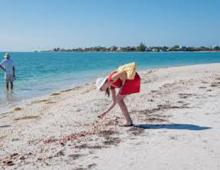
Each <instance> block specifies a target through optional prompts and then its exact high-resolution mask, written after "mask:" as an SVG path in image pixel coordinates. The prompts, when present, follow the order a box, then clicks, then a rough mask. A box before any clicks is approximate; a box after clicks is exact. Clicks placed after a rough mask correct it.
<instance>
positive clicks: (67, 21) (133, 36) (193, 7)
mask: <svg viewBox="0 0 220 170" xmlns="http://www.w3.org/2000/svg"><path fill="white" fill-rule="evenodd" d="M219 11H220V0H0V51H33V50H48V49H52V48H55V47H61V48H77V47H91V46H112V45H116V46H133V45H134V46H135V45H138V44H139V43H140V42H143V43H145V45H147V46H163V45H167V46H172V45H175V44H179V45H186V46H215V45H220V12H219Z"/></svg>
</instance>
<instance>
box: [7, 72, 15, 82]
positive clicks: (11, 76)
mask: <svg viewBox="0 0 220 170" xmlns="http://www.w3.org/2000/svg"><path fill="white" fill-rule="evenodd" d="M5 80H6V82H13V81H14V77H13V75H10V74H9V75H6V76H5Z"/></svg>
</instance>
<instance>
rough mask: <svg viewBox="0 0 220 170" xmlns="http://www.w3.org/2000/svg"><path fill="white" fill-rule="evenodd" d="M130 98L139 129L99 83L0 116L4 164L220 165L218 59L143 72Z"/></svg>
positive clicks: (153, 169) (108, 168) (78, 168)
mask: <svg viewBox="0 0 220 170" xmlns="http://www.w3.org/2000/svg"><path fill="white" fill-rule="evenodd" d="M140 75H141V78H142V82H141V83H142V84H141V93H139V94H135V95H131V96H128V97H127V98H126V100H125V101H126V103H127V105H128V109H129V112H130V113H131V117H132V119H133V120H134V124H135V126H134V127H126V128H125V127H120V126H119V125H120V124H122V123H123V121H124V119H123V116H122V114H121V112H120V110H119V107H118V106H116V107H115V108H114V109H113V110H112V111H111V112H110V113H108V114H107V116H106V117H104V118H103V119H98V118H97V116H98V115H99V114H100V113H101V112H102V111H104V110H105V109H106V108H107V107H108V105H109V104H110V102H111V100H110V98H108V97H107V96H104V95H103V94H102V93H99V92H97V90H96V89H95V84H94V83H92V84H86V85H84V86H80V87H75V88H73V89H67V90H63V91H60V92H56V93H53V94H51V95H49V96H45V97H42V98H41V99H37V100H30V101H29V102H27V103H25V104H20V105H16V106H14V107H12V108H10V109H9V110H8V111H7V112H5V113H1V114H0V169H28V170H30V169H74V170H86V169H97V170H122V169H124V170H133V169H138V170H146V169H150V170H171V169H175V170H208V169H210V170H219V169H220V142H219V141H220V64H207V65H194V66H183V67H172V68H162V69H149V70H145V71H142V72H140Z"/></svg>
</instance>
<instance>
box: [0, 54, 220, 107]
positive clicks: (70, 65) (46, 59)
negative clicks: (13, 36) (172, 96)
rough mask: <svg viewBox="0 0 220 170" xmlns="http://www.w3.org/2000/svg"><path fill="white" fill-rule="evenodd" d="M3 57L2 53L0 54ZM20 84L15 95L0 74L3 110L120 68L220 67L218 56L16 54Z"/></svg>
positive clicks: (14, 58) (15, 59) (0, 72)
mask: <svg viewBox="0 0 220 170" xmlns="http://www.w3.org/2000/svg"><path fill="white" fill-rule="evenodd" d="M0 56H2V57H3V53H0ZM11 56H12V59H13V60H14V62H15V64H16V72H17V80H16V81H15V89H14V92H13V93H11V92H10V93H7V92H6V91H5V87H4V81H3V72H2V71H0V107H1V108H2V107H5V106H7V105H10V104H12V103H15V102H18V101H22V100H25V99H29V98H32V97H37V96H42V95H45V94H49V93H51V92H53V91H57V90H60V89H64V88H69V87H72V86H76V85H79V84H83V83H85V82H89V81H94V80H95V79H96V78H97V77H98V76H104V75H105V74H106V73H108V72H109V71H111V70H112V69H115V68H117V67H118V66H119V65H121V64H125V63H128V62H133V61H135V62H136V63H137V65H138V69H139V70H142V69H148V68H161V67H169V66H180V65H192V64H204V63H219V62H220V53H217V52H196V53H195V52H193V53H192V52H177V53H133V52H131V53H122V52H119V53H104V52H72V53H65V52H63V53H62V52H57V53H55V52H39V53H34V52H25V53H23V52H15V53H11Z"/></svg>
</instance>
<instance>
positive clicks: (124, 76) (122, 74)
mask: <svg viewBox="0 0 220 170" xmlns="http://www.w3.org/2000/svg"><path fill="white" fill-rule="evenodd" d="M119 78H120V79H121V81H122V85H124V84H125V81H126V80H127V73H126V71H122V72H116V73H115V74H113V75H112V80H113V81H116V80H117V79H119Z"/></svg>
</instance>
